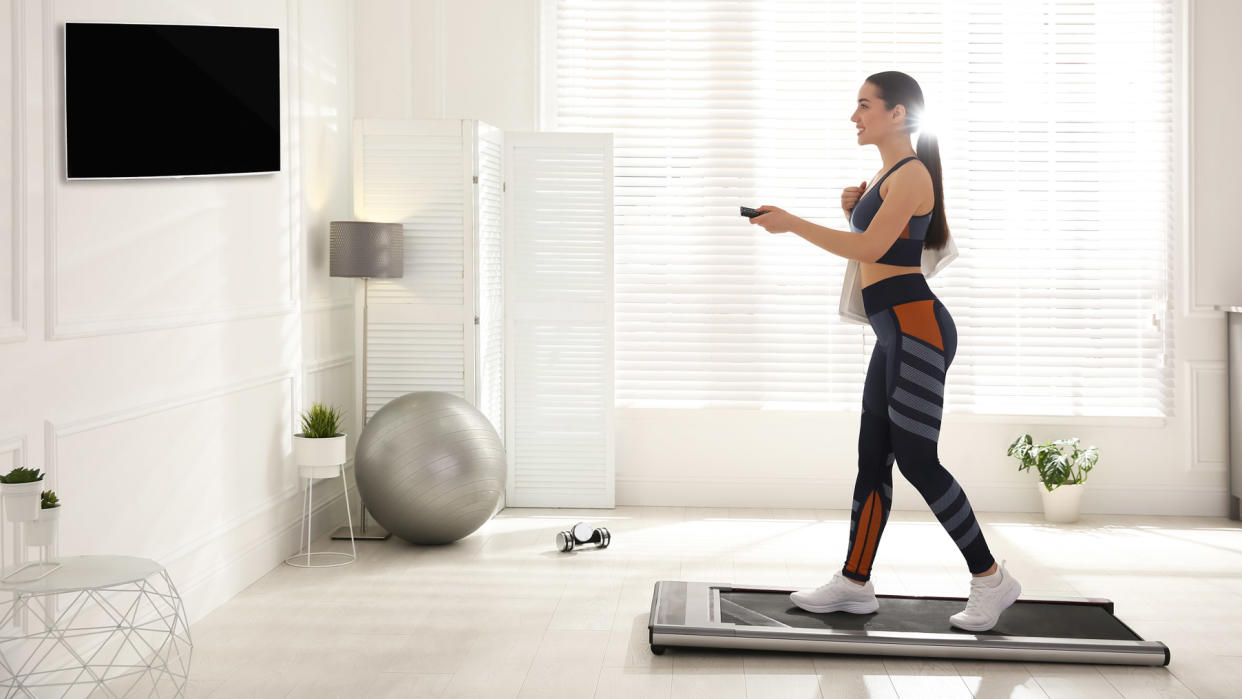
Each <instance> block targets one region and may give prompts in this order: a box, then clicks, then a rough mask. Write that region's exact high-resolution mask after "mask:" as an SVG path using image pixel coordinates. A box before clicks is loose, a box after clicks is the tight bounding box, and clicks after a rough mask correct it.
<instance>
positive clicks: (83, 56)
mask: <svg viewBox="0 0 1242 699" xmlns="http://www.w3.org/2000/svg"><path fill="white" fill-rule="evenodd" d="M64 68H65V174H66V178H67V179H70V180H77V179H105V178H139V177H201V176H210V175H251V174H259V173H269V172H279V171H280V36H279V30H278V29H276V28H272V27H221V26H199V25H171V24H104V23H94V22H66V23H65V64H64Z"/></svg>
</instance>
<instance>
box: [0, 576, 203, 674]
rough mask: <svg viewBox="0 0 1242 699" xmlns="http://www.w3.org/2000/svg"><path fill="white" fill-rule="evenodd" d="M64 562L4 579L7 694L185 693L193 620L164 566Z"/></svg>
mask: <svg viewBox="0 0 1242 699" xmlns="http://www.w3.org/2000/svg"><path fill="white" fill-rule="evenodd" d="M60 563H61V567H60V568H59V569H57V570H56V571H54V572H52V573H50V574H47V575H45V576H43V577H40V578H38V579H35V580H29V581H25V582H21V581H19V582H14V581H9V582H5V583H0V689H2V690H3V692H4V697H6V698H7V697H40V698H42V697H85V696H99V697H162V696H177V697H181V696H185V690H186V681H187V679H188V678H189V675H190V655H191V652H192V650H193V644H192V643H191V640H190V625H189V623H188V619H187V617H186V614H185V607H184V605H183V604H182V602H181V597H180V595H178V594H177V588H176V587H175V586H174V585H173V582H172V578H171V577H170V576H169V575H168V571H166V570H165V569H164V566H162V565H160V564H159V563H156V562H155V561H152V560H148V559H145V558H136V557H132V556H68V557H64V558H61V559H60ZM5 593H7V594H5Z"/></svg>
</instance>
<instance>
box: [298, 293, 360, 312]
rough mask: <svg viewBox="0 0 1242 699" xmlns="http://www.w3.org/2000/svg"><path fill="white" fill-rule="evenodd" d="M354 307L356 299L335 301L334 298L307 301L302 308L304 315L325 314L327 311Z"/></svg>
mask: <svg viewBox="0 0 1242 699" xmlns="http://www.w3.org/2000/svg"><path fill="white" fill-rule="evenodd" d="M353 305H354V299H353V297H352V296H351V297H349V298H340V299H334V298H326V299H314V300H311V301H307V302H306V304H304V305H303V306H302V312H303V313H323V312H325V311H336V310H340V309H342V308H352V307H353Z"/></svg>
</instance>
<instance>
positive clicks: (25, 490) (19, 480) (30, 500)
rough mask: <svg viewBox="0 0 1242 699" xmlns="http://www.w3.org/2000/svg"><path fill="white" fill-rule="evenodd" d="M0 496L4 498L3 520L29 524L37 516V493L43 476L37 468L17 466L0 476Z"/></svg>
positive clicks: (40, 487)
mask: <svg viewBox="0 0 1242 699" xmlns="http://www.w3.org/2000/svg"><path fill="white" fill-rule="evenodd" d="M0 484H3V485H0V495H2V496H3V497H4V518H5V519H6V520H8V521H10V522H29V521H31V520H34V519H35V518H37V517H38V516H39V493H40V492H41V491H42V490H43V474H42V473H40V472H39V469H37V468H24V467H21V466H18V467H17V468H15V469H13V470H12V471H9V472H8V473H6V474H5V475H3V476H0Z"/></svg>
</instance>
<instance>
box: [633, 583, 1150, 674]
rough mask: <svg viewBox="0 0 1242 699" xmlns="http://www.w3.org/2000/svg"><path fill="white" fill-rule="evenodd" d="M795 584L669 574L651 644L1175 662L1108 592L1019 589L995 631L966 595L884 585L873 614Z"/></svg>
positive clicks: (657, 648)
mask: <svg viewBox="0 0 1242 699" xmlns="http://www.w3.org/2000/svg"><path fill="white" fill-rule="evenodd" d="M790 592H793V590H777V589H770V588H763V587H737V586H733V585H726V584H718V583H703V582H681V581H671V580H661V581H660V582H657V583H656V584H655V592H654V594H653V595H652V599H651V618H650V622H649V623H648V629H649V631H650V633H649V638H650V642H651V652H653V653H655V654H656V655H661V654H663V653H664V649H665V648H666V647H667V646H703V647H713V648H746V649H753V650H784V651H803V652H816V653H852V654H859V655H905V656H924V657H936V658H975V659H983V660H1021V661H1047V662H1058V663H1092V664H1111V665H1168V664H1169V648H1168V646H1166V645H1164V644H1163V643H1161V642H1159V641H1145V640H1143V638H1142V637H1140V636H1139V635H1138V634H1136V633H1134V631H1133V630H1131V629H1130V627H1129V626H1126V625H1125V624H1124V623H1122V622H1121V620H1120V619H1118V618H1117V617H1115V616H1113V603H1112V602H1111V601H1110V600H1106V599H1097V598H1083V597H1045V598H1041V599H1019V600H1018V601H1017V602H1014V603H1013V605H1012V606H1011V607H1009V608H1008V609H1006V610H1005V611H1004V613H1003V614H1001V618H1000V621H999V622H997V624H996V626H994V627H992V629H991V630H989V631H981V632H975V631H964V630H962V629H959V628H957V627H955V626H952V625H951V624H950V623H949V617H950V616H952V615H953V614H956V613H957V612H960V611H961V610H962V609H964V608H965V606H966V598H965V597H908V596H904V595H876V598H877V599H878V600H879V602H880V608H879V610H877V611H876V612H873V613H871V614H851V613H849V612H831V613H828V614H814V613H811V612H807V611H803V610H802V609H799V608H798V607H796V606H795V605H794V603H793V602H791V601H790V600H789V593H790Z"/></svg>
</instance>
